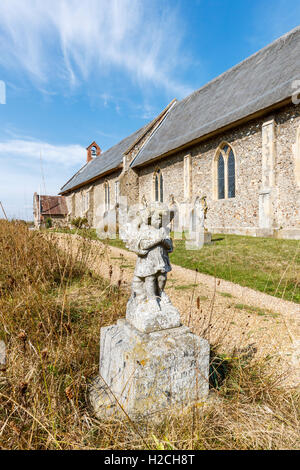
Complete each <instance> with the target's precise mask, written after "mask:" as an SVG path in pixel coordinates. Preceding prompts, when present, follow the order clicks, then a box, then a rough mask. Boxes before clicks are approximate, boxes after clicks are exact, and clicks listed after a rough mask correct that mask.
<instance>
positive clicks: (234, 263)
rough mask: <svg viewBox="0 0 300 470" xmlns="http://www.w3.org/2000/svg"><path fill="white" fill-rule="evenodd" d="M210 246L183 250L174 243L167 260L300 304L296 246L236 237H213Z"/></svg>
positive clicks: (295, 243)
mask: <svg viewBox="0 0 300 470" xmlns="http://www.w3.org/2000/svg"><path fill="white" fill-rule="evenodd" d="M212 240H213V242H212V244H211V245H205V246H204V247H203V248H202V249H201V250H186V249H185V242H184V240H175V241H174V252H173V253H172V254H171V256H170V260H171V262H172V263H174V264H178V265H179V266H182V267H185V268H189V269H197V270H198V271H199V272H201V273H205V274H210V275H212V276H216V277H218V278H221V279H225V280H228V281H232V282H234V283H236V284H240V285H242V286H246V287H250V288H252V289H255V290H258V291H261V292H265V293H267V294H270V295H274V296H276V297H280V298H284V299H286V300H292V301H294V302H300V242H299V241H298V240H276V239H273V238H254V237H245V236H240V235H214V236H213V239H212Z"/></svg>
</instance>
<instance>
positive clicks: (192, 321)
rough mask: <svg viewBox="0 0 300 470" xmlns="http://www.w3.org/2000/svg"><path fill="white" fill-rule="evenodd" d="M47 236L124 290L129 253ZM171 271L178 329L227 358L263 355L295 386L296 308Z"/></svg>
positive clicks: (298, 361)
mask: <svg viewBox="0 0 300 470" xmlns="http://www.w3.org/2000/svg"><path fill="white" fill-rule="evenodd" d="M52 236H54V239H55V240H56V241H57V242H58V244H59V245H60V246H61V247H62V248H64V249H68V250H71V251H72V252H73V253H74V252H75V251H76V250H78V247H79V246H82V245H83V244H84V246H85V248H86V249H87V250H86V251H88V258H87V260H86V261H87V265H88V267H89V268H90V269H91V270H93V271H95V272H97V273H98V274H100V275H101V276H102V277H104V278H108V279H110V280H111V282H112V283H114V284H117V283H119V284H121V285H122V286H123V287H124V288H128V289H129V288H130V283H131V279H132V273H133V270H134V265H135V259H136V255H135V254H134V253H131V252H128V251H126V250H123V249H120V248H116V247H112V246H109V245H106V244H103V243H102V242H100V241H98V240H86V239H85V240H83V239H82V238H81V237H79V236H75V235H72V236H70V235H66V234H58V233H55V234H53V235H52ZM172 268H173V269H172V272H171V273H170V274H169V276H168V282H167V288H166V291H167V293H168V295H169V296H170V297H171V299H172V302H173V303H174V305H175V306H176V307H177V308H178V309H179V311H180V313H181V317H182V322H183V323H184V324H187V325H189V326H190V327H191V329H192V330H193V331H194V332H195V333H196V334H200V335H202V336H205V337H206V338H207V339H208V340H209V341H210V342H211V344H213V345H218V350H219V351H223V352H224V353H225V354H227V355H233V354H234V355H237V354H245V355H247V356H249V357H251V356H255V357H266V356H267V355H268V357H269V359H270V367H271V366H274V367H276V369H277V370H280V371H282V373H283V374H285V381H286V384H290V385H295V384H299V383H300V339H299V338H300V335H299V331H300V306H299V304H296V303H293V302H288V301H286V300H283V299H279V298H276V297H273V296H270V295H268V294H264V293H262V292H258V291H255V290H253V289H250V288H247V287H242V286H240V285H238V284H234V283H232V282H229V281H224V280H222V279H216V278H214V277H213V276H209V275H206V274H201V273H197V272H195V271H193V270H189V269H186V268H182V267H180V266H176V265H173V266H172Z"/></svg>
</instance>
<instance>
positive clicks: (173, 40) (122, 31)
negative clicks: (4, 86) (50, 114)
mask: <svg viewBox="0 0 300 470" xmlns="http://www.w3.org/2000/svg"><path fill="white" fill-rule="evenodd" d="M171 6H172V8H171ZM183 32H184V26H183V24H181V20H180V17H179V14H178V11H177V10H176V3H175V2H172V3H171V5H169V4H168V3H164V2H159V1H158V0H151V1H149V0H85V1H84V2H83V1H82V0H43V1H41V0H26V2H25V1H24V0H1V2H0V63H1V64H2V66H4V67H10V68H13V67H16V66H17V67H20V66H21V67H22V69H23V70H24V71H26V73H27V74H29V76H30V77H31V78H32V79H33V80H35V81H36V82H38V84H39V85H40V89H41V90H43V89H46V86H47V85H48V84H49V83H50V82H51V80H53V78H55V79H60V80H61V81H62V82H67V83H68V86H73V87H74V86H76V85H78V84H79V83H80V82H82V81H85V80H88V79H89V78H90V76H91V75H92V74H100V75H105V74H107V73H108V72H109V71H111V69H116V70H122V71H124V72H126V73H128V74H129V75H130V78H131V79H132V81H133V82H134V83H136V84H138V85H140V86H144V85H145V83H147V82H148V83H151V84H152V86H153V85H155V86H159V87H163V88H165V89H167V90H168V91H169V92H172V93H174V94H176V95H177V97H178V98H180V97H182V96H184V95H186V94H187V93H188V92H190V91H191V90H190V88H189V87H188V86H186V84H185V83H181V82H180V80H178V79H177V78H176V75H177V76H178V73H177V74H176V71H178V70H180V63H181V57H183V56H184V54H183V51H182V39H183Z"/></svg>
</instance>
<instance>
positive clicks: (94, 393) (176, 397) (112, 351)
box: [90, 320, 209, 418]
mask: <svg viewBox="0 0 300 470" xmlns="http://www.w3.org/2000/svg"><path fill="white" fill-rule="evenodd" d="M99 372H100V375H99V377H97V378H96V379H95V381H94V383H93V384H92V386H91V389H90V400H91V403H92V406H93V408H94V410H95V413H96V415H97V416H98V417H99V418H104V417H108V416H112V415H116V416H119V417H125V413H124V412H123V411H122V407H123V408H124V410H125V411H126V413H127V414H128V415H129V416H130V417H131V418H136V417H141V416H143V417H145V416H149V415H152V414H154V415H155V414H157V413H159V412H160V411H162V410H166V409H167V408H168V407H170V406H174V405H187V404H189V403H191V402H197V401H199V400H203V399H204V398H205V397H207V395H208V386H209V382H208V374H209V344H208V342H207V341H206V340H205V339H203V338H200V337H198V336H196V335H194V334H193V333H192V332H191V331H190V330H189V328H187V327H185V326H179V327H177V328H171V329H164V330H161V331H153V332H151V333H142V332H140V331H138V330H137V329H136V328H135V327H134V326H132V325H130V324H129V323H128V322H127V321H126V320H119V321H118V322H117V324H116V325H112V326H109V327H104V328H101V336H100V368H99Z"/></svg>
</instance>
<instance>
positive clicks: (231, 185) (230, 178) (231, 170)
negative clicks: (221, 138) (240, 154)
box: [215, 143, 236, 199]
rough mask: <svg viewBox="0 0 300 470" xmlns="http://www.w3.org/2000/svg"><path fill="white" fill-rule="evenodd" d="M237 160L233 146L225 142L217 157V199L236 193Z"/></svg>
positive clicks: (233, 195)
mask: <svg viewBox="0 0 300 470" xmlns="http://www.w3.org/2000/svg"><path fill="white" fill-rule="evenodd" d="M235 171H236V161H235V155H234V151H233V149H232V147H231V146H230V145H229V144H227V143H224V144H223V145H221V146H220V148H219V149H218V151H217V153H216V158H215V173H216V175H215V181H216V191H215V195H216V198H217V199H231V198H234V197H235V193H236V175H235Z"/></svg>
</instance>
